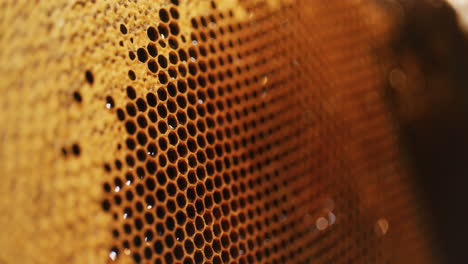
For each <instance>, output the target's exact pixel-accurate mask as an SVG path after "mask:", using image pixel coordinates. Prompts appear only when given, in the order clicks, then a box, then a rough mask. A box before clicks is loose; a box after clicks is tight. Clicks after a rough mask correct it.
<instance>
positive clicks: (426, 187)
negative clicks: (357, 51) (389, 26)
mask: <svg viewBox="0 0 468 264" xmlns="http://www.w3.org/2000/svg"><path fill="white" fill-rule="evenodd" d="M400 2H401V4H402V6H403V8H404V10H405V14H406V16H404V19H403V20H402V21H401V25H400V31H399V32H398V34H397V37H396V38H395V40H394V42H393V48H394V51H395V54H396V58H397V60H398V63H399V65H398V67H401V69H402V71H403V72H407V76H408V79H407V84H408V85H407V86H406V87H405V89H407V90H408V91H409V92H406V93H398V92H395V91H394V90H391V89H393V88H390V89H389V90H388V93H387V94H389V95H392V96H391V98H392V100H390V101H391V102H392V103H391V107H392V108H393V109H394V112H395V113H396V119H397V123H399V124H400V131H401V133H402V138H403V145H404V148H405V149H406V150H407V152H408V157H409V160H410V162H411V164H412V168H413V175H414V176H415V180H416V184H417V186H418V189H419V191H420V192H421V196H422V198H423V200H424V203H425V205H426V207H427V212H428V214H427V216H428V218H427V221H430V222H432V223H433V225H434V230H435V234H436V237H435V238H436V242H437V243H438V244H439V246H440V248H441V250H442V252H443V255H444V256H445V257H446V262H445V263H468V255H467V254H466V248H465V247H466V246H465V244H466V243H465V241H466V238H467V237H468V226H467V224H466V223H467V222H468V210H467V209H468V207H467V206H466V203H467V198H468V197H467V187H468V78H467V72H466V71H467V69H468V42H467V39H466V35H465V34H464V33H463V32H462V30H461V29H460V27H459V26H458V24H457V20H456V19H457V18H456V14H455V11H454V10H453V9H452V8H451V7H449V6H448V5H445V4H442V3H439V2H437V1H400ZM411 76H418V77H416V78H413V79H411V78H412V77H411Z"/></svg>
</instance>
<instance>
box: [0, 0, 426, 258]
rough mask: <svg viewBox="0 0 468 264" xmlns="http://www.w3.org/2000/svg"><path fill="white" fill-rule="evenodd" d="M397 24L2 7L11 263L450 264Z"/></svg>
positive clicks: (375, 17) (324, 12) (183, 6)
mask: <svg viewBox="0 0 468 264" xmlns="http://www.w3.org/2000/svg"><path fill="white" fill-rule="evenodd" d="M391 20H392V18H391V15H389V14H387V13H386V12H384V11H383V10H382V8H381V7H380V6H378V5H377V4H376V3H373V1H358V0H346V1H345V0H342V1H306V0H298V1H292V0H287V1H286V0H285V1H281V0H276V1H242V0H238V1H232V0H230V1H205V0H172V1H169V0H167V1H165V0H164V1H163V0H130V1H127V0H116V1H110V0H94V1H85V0H83V1H76V0H71V1H69V0H57V1H30V0H19V1H8V0H6V1H0V44H1V49H0V62H1V64H0V74H1V80H0V92H1V97H0V105H1V110H2V112H1V113H0V123H1V124H2V127H1V130H0V140H1V145H0V177H1V183H0V210H1V212H2V215H1V216H0V226H1V231H0V233H1V234H0V264H13V263H24V264H28V263H125V264H130V263H151V264H153V263H154V264H159V263H184V264H186V263H187V264H189V263H213V264H216V263H317V264H319V263H323V264H325V263H336V264H338V263H385V264H387V263H433V261H434V259H433V258H434V256H432V253H431V252H432V250H431V249H432V245H431V243H430V239H428V236H429V235H428V234H427V231H426V229H427V226H426V224H425V222H424V221H423V220H424V216H423V214H422V212H421V208H420V205H419V203H418V202H417V197H416V195H415V194H414V193H415V192H414V190H413V187H412V182H411V180H410V179H409V177H408V174H409V169H408V168H407V166H406V165H405V164H406V163H405V161H404V159H403V158H402V156H403V155H402V153H401V150H400V148H399V143H398V142H399V139H398V137H397V136H396V135H397V133H396V130H397V129H398V127H397V126H395V124H394V121H393V119H392V113H391V111H389V109H388V107H387V104H386V103H385V97H384V94H383V90H382V86H384V85H386V84H387V83H388V76H389V72H391V68H392V65H393V64H394V62H393V61H392V60H391V59H389V57H390V56H388V54H389V53H390V51H389V50H387V49H386V48H385V47H386V45H385V44H386V42H387V41H389V40H388V35H389V31H390V30H391V28H392V21H391ZM399 74H400V75H401V73H400V72H398V71H395V70H394V71H393V72H391V74H390V76H391V77H392V80H393V81H394V82H397V84H398V80H400V79H401V78H399V77H401V76H400V75H399ZM395 80H396V81H395Z"/></svg>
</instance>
